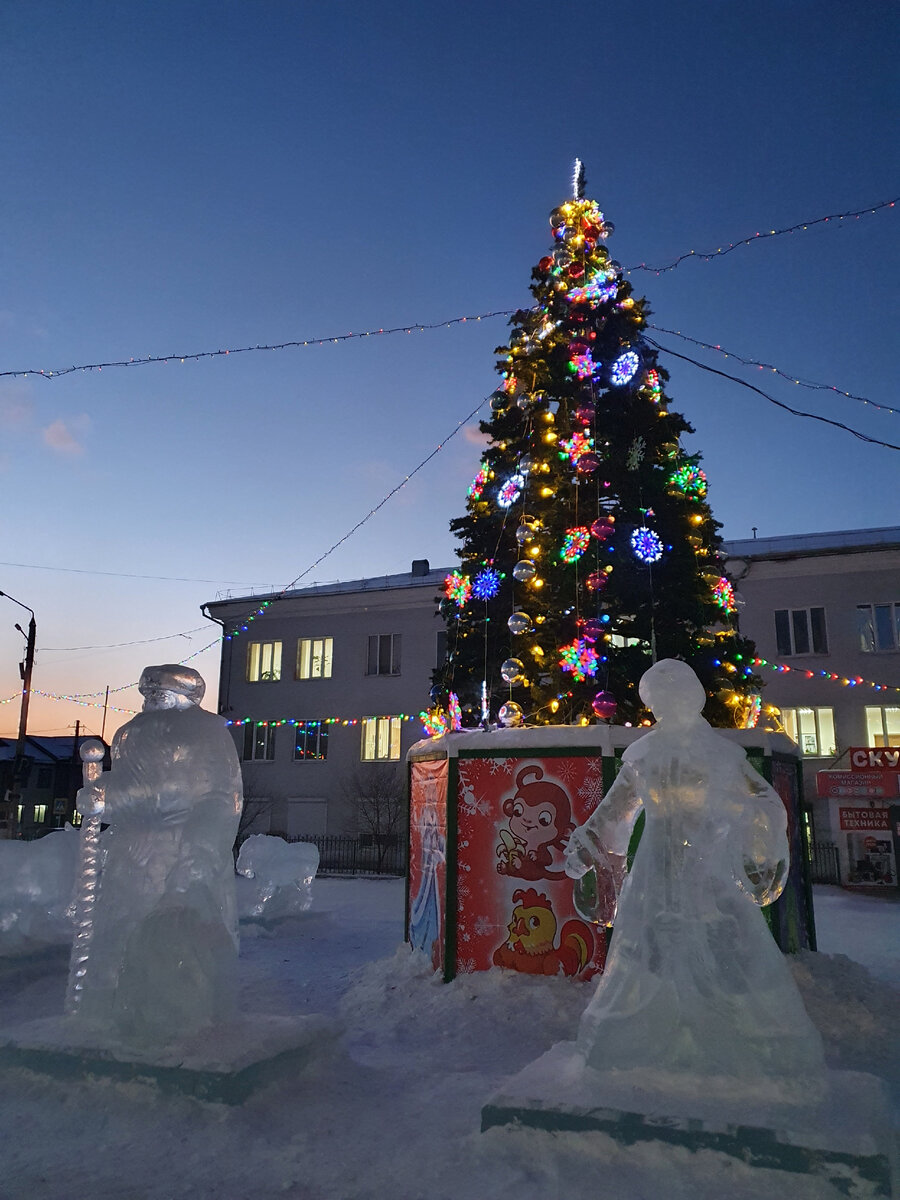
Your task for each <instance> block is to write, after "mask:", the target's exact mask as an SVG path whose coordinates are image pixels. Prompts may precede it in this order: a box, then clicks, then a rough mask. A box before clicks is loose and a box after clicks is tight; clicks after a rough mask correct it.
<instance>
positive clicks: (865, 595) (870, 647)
mask: <svg viewBox="0 0 900 1200" xmlns="http://www.w3.org/2000/svg"><path fill="white" fill-rule="evenodd" d="M726 550H727V553H728V562H727V570H728V573H729V575H730V576H731V577H732V579H733V580H734V583H735V590H736V593H737V598H738V602H739V604H740V606H741V607H740V624H741V632H742V633H744V634H746V635H747V636H748V637H751V638H752V639H753V640H754V642H755V643H756V649H757V653H758V654H759V656H760V657H761V658H763V659H765V660H766V664H767V665H765V666H762V667H760V669H759V670H760V674H761V675H762V677H763V678H764V679H765V681H766V688H765V691H764V693H763V701H764V714H765V715H764V719H767V720H769V721H770V722H774V724H775V727H776V728H777V727H778V724H779V723H780V725H781V726H783V728H784V731H785V732H786V733H787V734H788V735H789V736H790V737H791V738H792V739H793V740H794V741H795V742H797V744H798V745H799V747H800V750H801V752H802V755H803V763H804V772H803V775H804V798H805V801H806V805H807V809H808V811H809V812H810V814H811V819H812V824H813V836H814V840H815V842H816V843H817V844H820V845H831V846H834V847H835V849H836V852H837V855H838V857H839V860H840V877H841V881H842V882H844V883H848V884H859V885H862V886H873V885H888V886H896V884H897V866H898V863H897V858H896V853H895V850H894V847H893V842H894V840H895V839H894V838H893V837H892V823H891V816H890V810H891V807H892V805H893V806H894V807H896V806H898V805H900V770H897V769H896V768H895V767H893V768H892V767H890V766H886V767H884V769H883V772H882V773H881V775H880V776H876V775H875V774H873V773H872V772H871V770H870V771H868V772H867V773H866V774H860V773H858V767H859V763H858V762H854V761H851V756H850V751H851V750H852V749H853V748H865V749H872V750H876V751H877V750H884V749H885V748H890V747H900V528H886V529H861V530H850V531H845V532H837V533H814V534H805V535H802V536H797V537H774V538H758V539H753V540H750V541H740V542H729V543H727V544H726ZM771 710H777V711H771ZM854 757H855V758H857V759H858V758H859V756H854ZM892 758H893V756H890V755H888V756H884V755H881V756H879V755H876V756H875V759H873V761H876V760H877V761H879V762H882V761H883V762H887V761H888V760H889V759H892ZM822 771H827V772H829V775H826V776H821V775H819V772H822ZM837 772H841V773H848V777H847V778H841V776H839V775H838V774H837ZM832 773H833V774H832ZM817 783H818V787H817ZM819 793H822V794H819Z"/></svg>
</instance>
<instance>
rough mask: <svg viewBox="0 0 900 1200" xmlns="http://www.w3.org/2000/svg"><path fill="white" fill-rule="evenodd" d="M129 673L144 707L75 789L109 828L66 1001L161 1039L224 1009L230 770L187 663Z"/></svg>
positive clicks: (120, 1037) (97, 1019)
mask: <svg viewBox="0 0 900 1200" xmlns="http://www.w3.org/2000/svg"><path fill="white" fill-rule="evenodd" d="M139 687H140V690H141V693H142V694H143V696H144V705H143V711H142V712H140V713H139V714H138V715H137V716H136V717H134V718H133V719H132V720H131V721H129V722H128V724H127V725H124V726H123V727H122V728H121V729H120V730H119V732H118V733H117V734H116V736H115V738H114V739H113V744H112V768H111V770H110V771H109V772H106V773H104V774H102V775H100V777H99V779H98V780H97V781H96V782H94V783H89V784H87V785H86V786H85V787H84V788H82V790H81V791H80V792H79V794H78V809H79V811H80V812H81V813H82V814H83V815H84V817H85V818H86V819H88V820H89V819H90V818H91V817H92V816H94V815H96V814H97V813H98V811H100V810H101V808H102V814H103V820H104V821H105V822H109V829H107V830H106V832H105V833H104V834H103V851H102V870H101V873H100V880H99V890H98V892H97V895H96V899H95V902H94V904H93V911H92V913H91V922H90V923H91V928H90V931H89V937H88V939H87V940H88V942H89V952H88V953H87V955H86V956H85V957H84V961H83V962H81V964H80V967H79V968H78V970H77V971H73V972H72V979H71V980H70V993H69V997H68V1008H69V1011H70V1013H72V1015H73V1016H74V1017H75V1019H77V1020H78V1021H79V1022H80V1023H83V1024H84V1025H86V1026H90V1027H91V1028H95V1029H96V1030H97V1032H98V1034H99V1035H100V1036H101V1037H102V1038H103V1040H104V1041H106V1042H114V1041H122V1042H126V1043H130V1044H139V1045H141V1046H163V1045H165V1043H166V1042H167V1041H169V1040H171V1039H172V1038H174V1037H182V1036H185V1035H189V1034H191V1033H192V1032H194V1031H196V1030H199V1029H201V1028H202V1027H204V1026H205V1025H207V1024H210V1023H211V1022H214V1021H220V1020H224V1019H227V1018H228V1017H229V1016H230V1015H231V1014H232V1012H233V1009H234V978H233V973H234V968H235V966H236V962H237V945H238V942H237V915H236V904H235V886H234V862H233V858H232V853H231V848H232V845H233V843H234V838H235V835H236V832H237V826H238V821H239V819H240V812H241V776H240V767H239V765H238V759H237V753H236V751H235V748H234V743H233V741H232V739H231V736H230V734H229V733H228V731H227V730H226V728H225V725H224V722H223V721H222V720H221V719H220V718H219V717H216V716H214V715H213V714H212V713H208V712H204V711H203V710H202V709H201V708H199V707H198V706H199V703H200V701H201V700H202V698H203V693H204V691H205V684H204V682H203V679H202V678H201V676H200V675H199V674H198V673H197V672H196V671H194V670H192V669H191V668H190V667H184V666H179V665H164V666H155V667H147V668H146V669H145V670H144V672H143V673H142V675H141V679H140V684H139ZM84 890H85V889H84V884H83V883H82V885H81V886H80V887H79V894H80V895H81V896H82V897H83V895H84ZM81 911H82V913H83V911H84V910H83V905H82V906H81ZM73 966H74V963H73Z"/></svg>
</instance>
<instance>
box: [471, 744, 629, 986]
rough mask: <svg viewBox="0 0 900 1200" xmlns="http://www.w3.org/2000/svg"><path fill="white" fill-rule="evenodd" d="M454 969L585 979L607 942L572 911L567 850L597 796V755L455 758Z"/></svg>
mask: <svg viewBox="0 0 900 1200" xmlns="http://www.w3.org/2000/svg"><path fill="white" fill-rule="evenodd" d="M458 769H459V793H458V822H459V830H458V881H457V909H458V918H457V939H456V940H457V955H456V958H457V961H456V968H457V971H486V970H488V969H489V968H490V967H492V966H500V967H506V968H509V969H512V970H515V971H523V972H526V973H528V974H538V975H568V976H573V977H575V978H579V979H589V978H590V977H591V976H592V975H595V974H597V972H598V971H601V970H602V969H603V964H604V960H605V957H606V935H605V930H604V929H603V927H602V926H598V925H596V924H593V923H591V922H588V921H585V920H584V919H583V917H581V916H580V915H579V914H578V912H577V911H576V909H575V906H574V903H573V881H572V880H571V879H570V878H569V877H568V876H567V875H566V874H565V870H564V867H563V863H564V858H565V845H566V841H567V840H568V837H569V834H570V833H571V831H572V829H573V828H574V827H575V826H576V825H580V824H581V823H582V822H583V821H585V820H586V818H587V817H588V815H589V814H590V813H591V812H592V811H593V809H594V808H596V806H597V805H598V804H599V803H600V800H601V799H602V797H603V760H602V758H601V757H600V755H591V756H578V755H572V756H566V757H559V758H557V757H540V756H526V757H521V758H503V757H499V756H498V757H484V758H460V759H459V760H458Z"/></svg>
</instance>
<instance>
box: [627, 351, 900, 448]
mask: <svg viewBox="0 0 900 1200" xmlns="http://www.w3.org/2000/svg"><path fill="white" fill-rule="evenodd" d="M645 341H647V342H648V343H649V344H650V345H651V346H655V347H656V349H657V350H659V351H660V352H661V353H663V354H671V355H672V356H673V357H674V358H680V359H682V360H683V361H684V362H687V363H690V364H691V365H692V366H694V367H699V369H700V370H701V371H709V373H710V374H711V375H719V376H721V377H722V379H730V380H731V382H732V383H739V384H740V385H741V387H745V388H749V389H750V391H751V392H756V393H757V395H759V396H762V397H763V399H765V400H768V401H769V403H770V404H774V405H775V406H776V407H777V408H783V409H784V411H785V412H789V413H791V414H792V415H793V416H795V417H806V418H808V419H809V420H810V421H821V422H822V424H823V425H832V426H834V428H835V429H843V430H844V432H845V433H852V434H853V436H854V437H856V438H859V440H860V441H861V442H868V443H869V444H870V445H872V446H884V448H885V449H886V450H900V446H895V445H894V443H893V442H883V441H882V440H881V439H880V438H874V437H870V436H869V435H868V434H867V433H862V432H861V431H860V430H859V429H852V428H851V427H850V426H849V425H845V424H844V423H843V421H833V420H832V419H831V418H830V417H823V416H820V414H819V413H810V412H804V411H803V410H802V409H799V408H791V406H790V405H789V404H784V403H782V401H781V400H776V399H775V397H774V396H770V395H769V393H768V392H764V391H763V390H762V388H758V387H756V385H755V384H752V383H748V382H747V380H746V379H739V378H738V377H737V375H729V374H728V372H727V371H719V370H718V369H717V368H716V367H710V366H707V365H706V363H702V362H698V361H697V360H696V359H695V358H689V357H688V356H687V355H686V354H679V353H678V351H677V350H670V349H669V348H668V347H667V346H661V345H660V344H659V342H657V341H654V339H653V338H649V337H646V338H645Z"/></svg>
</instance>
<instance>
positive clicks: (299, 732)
mask: <svg viewBox="0 0 900 1200" xmlns="http://www.w3.org/2000/svg"><path fill="white" fill-rule="evenodd" d="M327 757H328V726H327V725H326V724H325V722H324V721H298V722H297V728H296V731H295V735H294V762H305V761H306V760H307V759H310V758H314V759H319V760H320V761H321V760H322V759H323V758H327Z"/></svg>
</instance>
